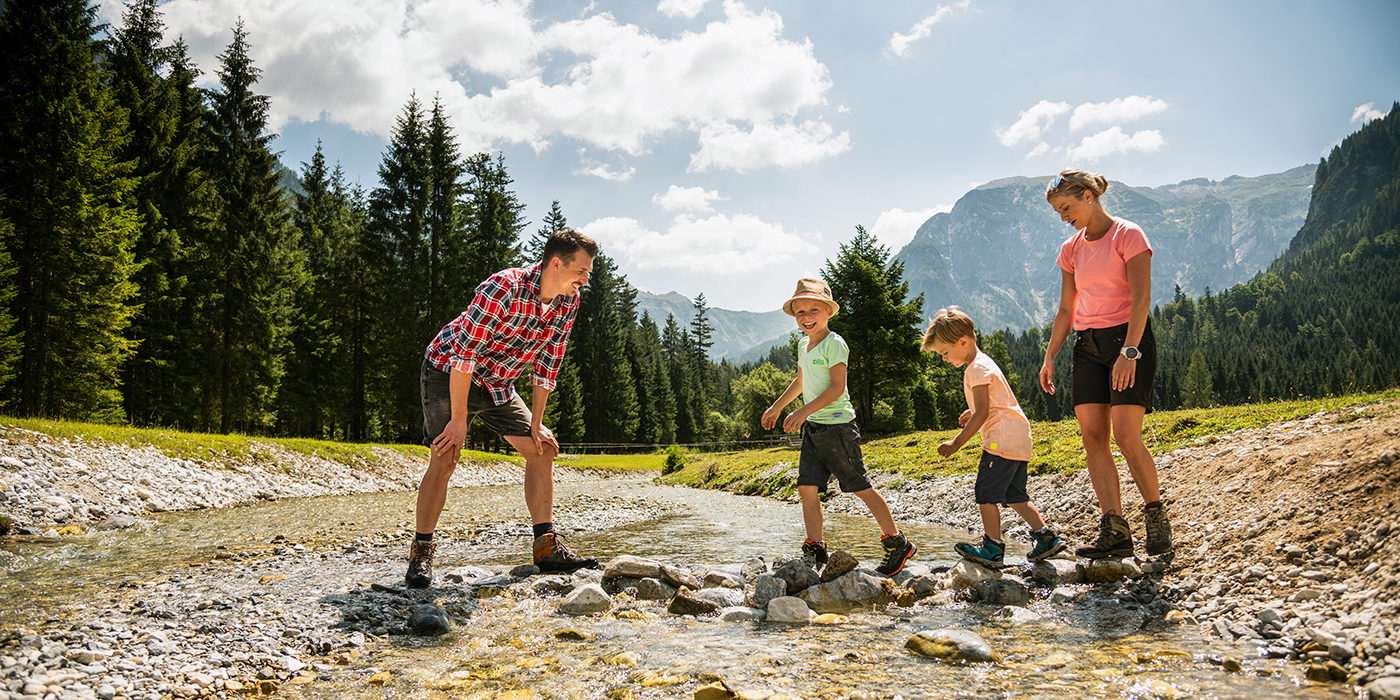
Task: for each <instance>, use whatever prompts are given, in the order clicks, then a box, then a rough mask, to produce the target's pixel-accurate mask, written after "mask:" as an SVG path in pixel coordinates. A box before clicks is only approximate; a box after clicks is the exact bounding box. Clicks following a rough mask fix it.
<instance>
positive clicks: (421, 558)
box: [403, 540, 437, 588]
mask: <svg viewBox="0 0 1400 700" xmlns="http://www.w3.org/2000/svg"><path fill="white" fill-rule="evenodd" d="M435 552H437V543H436V542H433V541H432V540H414V541H413V545H412V546H411V547H409V549H408V573H406V574H404V576H403V582H404V583H405V584H408V587H409V588H427V587H428V586H431V585H433V554H434V553H435Z"/></svg>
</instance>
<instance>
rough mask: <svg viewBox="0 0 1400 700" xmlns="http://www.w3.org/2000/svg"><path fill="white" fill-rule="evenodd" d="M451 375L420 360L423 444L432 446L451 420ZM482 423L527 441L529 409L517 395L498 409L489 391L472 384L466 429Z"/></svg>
mask: <svg viewBox="0 0 1400 700" xmlns="http://www.w3.org/2000/svg"><path fill="white" fill-rule="evenodd" d="M450 378H451V377H450V375H449V374H448V373H447V372H444V371H442V370H440V369H438V368H436V367H434V366H432V365H431V364H429V363H428V361H427V359H424V360H423V368H422V369H421V370H420V371H419V374H418V386H419V390H420V391H421V392H422V396H423V444H424V445H431V444H433V440H436V439H437V436H439V435H441V434H442V429H443V428H445V427H447V422H448V421H450V420H452V392H451V388H450V384H449V383H448V382H449V380H450ZM477 418H480V419H481V422H482V423H485V424H486V427H488V428H490V429H491V430H492V431H493V432H495V433H496V434H497V435H500V436H501V437H529V436H530V419H531V415H530V409H528V408H526V407H525V402H524V401H523V400H521V398H520V395H519V394H513V395H512V398H511V400H510V401H507V402H505V403H503V404H501V405H499V406H497V405H495V404H493V403H491V391H490V390H489V389H487V388H486V387H484V386H481V385H480V384H477V383H476V382H472V388H471V391H469V392H467V427H468V428H470V427H471V424H472V421H473V420H476V419H477Z"/></svg>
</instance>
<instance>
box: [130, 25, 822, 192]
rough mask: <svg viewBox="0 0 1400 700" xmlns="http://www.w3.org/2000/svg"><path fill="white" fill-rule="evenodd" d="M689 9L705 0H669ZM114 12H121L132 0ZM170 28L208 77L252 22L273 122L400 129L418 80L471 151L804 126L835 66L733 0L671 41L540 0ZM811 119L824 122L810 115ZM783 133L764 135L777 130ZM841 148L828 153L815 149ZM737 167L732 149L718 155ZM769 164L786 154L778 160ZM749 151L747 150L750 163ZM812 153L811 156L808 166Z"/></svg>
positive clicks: (628, 149) (620, 143) (785, 135)
mask: <svg viewBox="0 0 1400 700" xmlns="http://www.w3.org/2000/svg"><path fill="white" fill-rule="evenodd" d="M663 4H665V5H666V7H672V6H674V7H675V8H677V10H680V9H686V10H687V11H688V9H689V8H694V7H699V6H700V5H701V4H703V3H700V2H699V0H664V2H663ZM108 5H111V8H110V9H104V12H107V13H110V14H109V15H107V16H104V18H105V19H107V20H109V21H114V22H119V20H120V11H121V8H120V6H119V5H118V4H115V3H112V4H108V3H104V4H103V7H104V8H107V7H108ZM160 7H161V10H162V11H163V13H164V19H165V23H166V26H167V35H168V36H170V37H175V36H182V37H183V38H184V39H185V41H186V42H187V43H188V44H189V46H190V49H191V56H192V58H193V59H194V61H195V63H196V64H197V65H198V66H199V67H200V68H201V69H203V70H204V82H205V84H206V85H209V84H213V83H215V82H216V81H217V76H216V75H215V73H216V70H217V68H218V62H217V59H216V58H215V57H216V56H217V54H218V53H220V52H221V51H223V49H224V48H225V47H226V45H227V44H228V42H229V40H230V37H231V27H232V26H233V24H234V23H235V22H236V21H237V19H238V18H239V17H243V18H244V19H245V29H246V30H247V31H248V34H249V39H248V40H249V45H250V53H251V55H252V58H253V61H254V65H256V66H257V67H258V68H259V69H261V70H262V71H263V73H262V80H261V81H260V82H259V83H258V84H257V85H256V88H255V89H257V90H258V91H260V92H262V93H264V94H267V95H269V96H270V97H271V102H272V111H271V114H270V124H269V126H270V128H271V129H272V130H274V131H275V130H279V129H280V128H281V127H282V126H284V125H285V124H287V123H288V122H290V121H293V120H299V121H306V122H311V121H317V120H321V119H325V120H328V121H330V122H334V123H339V124H345V125H347V126H349V127H351V128H353V129H355V130H357V131H360V132H365V133H374V134H378V135H380V136H387V135H388V134H389V132H390V131H391V130H392V128H393V123H394V119H395V117H396V116H397V115H398V114H399V113H400V111H401V110H402V108H403V105H404V103H405V102H406V101H407V99H408V96H409V93H410V91H416V92H417V95H418V96H419V98H420V99H421V100H423V101H424V102H431V101H432V99H433V96H434V95H440V96H441V99H442V102H443V105H444V107H445V109H446V110H447V113H448V115H449V117H450V118H451V119H452V123H453V126H454V127H455V129H456V133H457V135H458V138H459V139H460V141H461V145H462V149H463V150H464V151H467V152H471V151H480V150H492V149H495V148H499V147H501V146H503V145H505V144H522V143H523V144H528V145H530V146H532V147H533V148H535V149H537V150H543V149H545V148H548V147H549V146H550V145H551V143H552V142H554V141H556V140H559V139H569V140H573V141H577V142H579V143H581V144H584V145H587V146H590V147H593V148H597V149H603V150H609V151H621V152H625V153H628V154H637V153H641V152H644V151H646V150H647V149H648V147H649V144H650V142H651V141H653V140H655V139H657V138H660V137H661V136H663V135H666V134H668V133H675V132H691V133H696V134H698V133H699V132H700V131H701V129H703V128H705V126H706V125H711V124H716V123H748V124H769V123H774V122H778V123H786V124H791V123H794V122H795V121H796V120H798V119H802V120H810V119H812V118H814V115H808V114H803V113H804V112H808V111H811V110H819V109H826V108H827V105H826V97H827V93H828V91H829V89H830V87H831V78H830V74H829V71H828V70H827V67H826V66H825V65H824V64H822V62H821V61H819V60H818V59H817V58H816V56H815V52H814V49H813V46H812V43H811V41H809V40H805V39H803V40H800V41H794V40H790V39H787V38H785V37H784V35H783V32H784V27H783V20H782V17H781V16H780V15H778V13H776V12H774V11H772V10H768V9H758V10H751V9H749V8H748V7H747V6H746V5H745V4H744V3H743V2H740V1H739V0H726V2H725V3H724V5H723V7H724V16H723V17H722V18H720V19H716V20H714V21H711V22H708V23H707V24H706V25H705V27H704V28H703V29H702V30H700V31H688V32H683V33H681V34H679V35H677V36H674V37H670V36H668V37H660V36H657V35H655V34H652V33H650V32H648V31H647V30H646V29H644V28H642V27H639V26H637V25H635V24H623V23H619V22H618V21H617V19H615V18H614V17H613V15H612V14H610V13H607V12H601V13H594V14H587V15H586V16H583V17H581V18H579V19H576V20H569V21H562V22H555V23H549V22H546V21H544V20H540V19H537V17H536V15H535V12H534V10H533V9H532V4H531V2H530V1H529V0H403V1H401V2H382V1H381V0H301V1H299V2H295V3H289V2H288V3H283V2H268V1H267V0H171V1H170V2H168V3H165V4H163V5H161V6H160ZM802 123H804V124H805V123H820V122H819V121H818V122H809V121H804V122H802ZM795 129H796V127H791V126H789V127H786V128H772V129H766V130H760V129H755V132H754V134H753V136H752V141H753V144H752V145H755V146H759V147H766V148H768V149H770V150H772V149H775V148H779V147H783V148H785V147H787V146H789V145H791V140H792V136H793V131H794V130H795ZM766 137H772V138H776V139H778V140H779V143H777V144H762V143H759V142H760V141H761V140H762V139H763V138H766ZM839 150H842V149H831V148H826V149H820V148H819V149H816V153H815V156H814V157H821V154H827V155H829V154H830V153H833V152H839ZM701 160H702V162H706V163H710V164H712V165H713V167H726V166H725V163H727V162H730V161H732V160H734V159H725V158H711V157H709V156H705V157H704V158H702V159H701ZM770 160H773V159H771V158H770ZM739 162H742V161H739ZM801 162H807V161H801Z"/></svg>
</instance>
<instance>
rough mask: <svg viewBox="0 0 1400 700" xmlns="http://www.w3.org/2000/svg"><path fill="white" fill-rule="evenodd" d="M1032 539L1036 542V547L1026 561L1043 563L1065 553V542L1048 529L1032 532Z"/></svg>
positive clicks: (1032, 548)
mask: <svg viewBox="0 0 1400 700" xmlns="http://www.w3.org/2000/svg"><path fill="white" fill-rule="evenodd" d="M1031 538H1032V539H1034V540H1035V546H1034V547H1031V553H1030V554H1027V555H1026V559H1028V560H1030V561H1033V562H1042V561H1045V560H1046V559H1049V558H1050V557H1053V556H1055V555H1056V554H1059V553H1060V552H1063V551H1065V541H1064V540H1062V539H1060V536H1059V535H1056V534H1055V531H1054V530H1051V529H1050V528H1048V527H1046V528H1041V529H1039V530H1031Z"/></svg>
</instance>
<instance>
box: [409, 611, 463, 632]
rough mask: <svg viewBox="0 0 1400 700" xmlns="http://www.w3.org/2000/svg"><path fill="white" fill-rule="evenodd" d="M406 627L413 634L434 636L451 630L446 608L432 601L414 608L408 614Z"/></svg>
mask: <svg viewBox="0 0 1400 700" xmlns="http://www.w3.org/2000/svg"><path fill="white" fill-rule="evenodd" d="M408 629H409V631H411V632H413V633H414V634H420V635H423V636H425V637H436V636H438V635H442V634H447V633H448V632H450V631H452V621H451V618H449V617H448V616H447V611H446V610H443V609H442V608H439V607H438V606H436V605H433V604H432V603H424V604H422V605H420V606H418V607H417V608H414V610H413V614H412V615H409V616H408Z"/></svg>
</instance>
